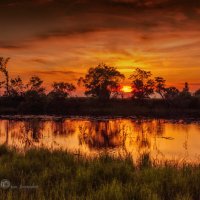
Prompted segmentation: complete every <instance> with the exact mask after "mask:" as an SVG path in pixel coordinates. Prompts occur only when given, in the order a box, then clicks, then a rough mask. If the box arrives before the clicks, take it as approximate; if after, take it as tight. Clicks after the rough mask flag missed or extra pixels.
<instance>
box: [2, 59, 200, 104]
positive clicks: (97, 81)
mask: <svg viewBox="0 0 200 200" xmlns="http://www.w3.org/2000/svg"><path fill="white" fill-rule="evenodd" d="M9 59H10V58H3V57H0V72H1V73H2V74H3V75H4V77H5V78H4V80H2V81H0V88H3V90H4V92H3V94H2V96H9V97H17V96H18V97H23V96H27V95H47V96H48V97H49V98H67V97H69V96H70V94H71V93H72V92H74V91H75V90H76V86H75V85H74V84H72V83H67V82H54V83H53V84H52V89H51V91H50V92H48V93H47V94H46V93H45V88H44V86H43V80H41V78H40V77H38V76H33V77H31V78H30V79H29V81H28V83H26V84H25V83H23V81H22V79H21V78H20V77H19V76H18V77H16V78H11V79H10V77H9V71H8V62H9ZM124 79H125V76H124V74H122V73H120V72H119V71H118V70H117V69H116V68H115V67H111V66H107V65H105V64H103V63H102V64H99V65H98V66H96V67H92V68H90V69H89V70H88V72H87V73H86V75H85V76H84V77H81V78H79V80H78V82H77V85H78V86H83V87H84V88H85V95H86V96H90V97H95V98H98V99H103V100H107V99H109V98H111V97H112V98H114V97H120V96H122V93H123V92H122V91H121V89H120V87H121V84H122V81H123V80H124ZM129 79H130V81H131V87H132V98H134V99H148V98H150V97H151V96H152V95H153V94H155V93H157V94H159V95H160V97H161V98H162V99H166V100H167V99H174V98H177V97H182V98H189V97H191V96H192V95H193V96H197V97H198V96H200V89H199V90H197V91H196V92H195V93H194V94H191V92H190V91H189V85H188V83H187V82H186V83H185V85H184V87H183V89H182V91H179V90H178V89H177V88H176V87H167V86H166V80H165V79H164V78H163V77H152V73H151V72H150V71H145V70H142V69H140V68H136V69H135V71H134V72H133V73H132V74H131V76H130V77H129Z"/></svg>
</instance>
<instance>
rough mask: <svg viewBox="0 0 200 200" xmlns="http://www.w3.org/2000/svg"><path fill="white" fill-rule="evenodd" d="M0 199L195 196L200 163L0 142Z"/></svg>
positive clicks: (137, 199)
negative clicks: (21, 147) (20, 146)
mask: <svg viewBox="0 0 200 200" xmlns="http://www.w3.org/2000/svg"><path fill="white" fill-rule="evenodd" d="M0 183H1V185H0V199H1V200H4V199H5V200H7V199H10V200H18V199H19V200H27V199H30V200H32V199H34V200H35V199H37V200H40V199H41V200H43V199H45V200H46V199H48V200H57V199H59V200H64V199H95V200H98V199H99V200H104V199H105V200H115V199H123V200H124V199H130V200H169V199H170V200H173V199H174V200H180V199H182V200H183V199H184V200H186V199H187V200H198V199H200V165H190V164H183V165H181V166H178V165H177V164H176V163H170V164H169V163H165V164H163V165H159V166H154V165H153V164H152V163H151V162H150V160H149V159H148V157H146V156H143V157H141V160H140V162H139V163H138V165H137V166H136V165H134V164H133V162H132V160H131V158H130V157H127V158H114V157H110V156H108V155H101V156H100V157H98V158H93V159H87V158H86V157H82V156H80V155H74V154H72V153H69V152H64V151H59V150H57V151H49V150H46V149H31V150H28V151H27V152H26V153H19V152H17V151H16V150H10V149H8V148H7V147H5V146H1V147H0Z"/></svg>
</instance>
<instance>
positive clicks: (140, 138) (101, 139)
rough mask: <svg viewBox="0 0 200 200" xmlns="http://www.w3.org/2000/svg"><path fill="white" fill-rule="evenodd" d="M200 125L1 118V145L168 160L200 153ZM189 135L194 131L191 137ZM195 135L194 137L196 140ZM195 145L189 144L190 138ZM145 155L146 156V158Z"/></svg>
mask: <svg viewBox="0 0 200 200" xmlns="http://www.w3.org/2000/svg"><path fill="white" fill-rule="evenodd" d="M198 133H199V124H198V123H197V124H195V123H192V122H191V123H184V122H179V121H178V122H173V121H168V120H152V119H151V120H139V119H138V120H136V119H133V120H132V119H100V120H99V119H94V118H93V119H91V118H80V119H79V118H68V119H63V118H60V119H42V120H41V119H37V118H34V119H25V120H0V144H6V145H8V146H16V147H17V148H19V149H24V150H26V149H28V148H31V147H45V148H61V149H64V150H65V149H70V150H72V151H73V150H80V151H84V153H86V154H88V155H93V153H100V152H102V151H104V150H105V151H109V152H114V153H120V154H122V155H129V154H131V155H133V156H134V157H139V156H140V155H141V156H142V155H149V157H154V159H165V158H167V157H170V156H177V155H181V156H182V157H184V158H186V157H189V156H190V151H191V152H192V153H193V155H195V154H198V153H199V149H200V148H199V146H198V144H199V143H196V141H198V140H199V139H200V135H199V134H198ZM190 134H193V136H192V137H190ZM193 138H194V139H193ZM189 139H190V143H191V142H192V143H193V145H191V144H190V145H189V143H188V141H189ZM145 158H146V157H145Z"/></svg>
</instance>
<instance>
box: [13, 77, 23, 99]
mask: <svg viewBox="0 0 200 200" xmlns="http://www.w3.org/2000/svg"><path fill="white" fill-rule="evenodd" d="M24 91H25V86H24V84H23V81H22V79H21V78H20V77H19V76H18V77H17V78H14V79H11V80H10V95H11V96H23V94H24Z"/></svg>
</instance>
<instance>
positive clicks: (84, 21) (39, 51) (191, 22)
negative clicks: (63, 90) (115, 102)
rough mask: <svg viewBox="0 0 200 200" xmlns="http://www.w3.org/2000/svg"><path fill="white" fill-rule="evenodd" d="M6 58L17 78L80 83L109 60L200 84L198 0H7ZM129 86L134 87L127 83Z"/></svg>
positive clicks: (3, 15) (2, 10) (2, 50)
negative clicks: (8, 59) (92, 68)
mask: <svg viewBox="0 0 200 200" xmlns="http://www.w3.org/2000/svg"><path fill="white" fill-rule="evenodd" d="M0 56H4V57H11V61H10V63H9V71H10V73H11V77H15V76H17V75H20V76H21V77H22V78H23V79H24V80H27V79H28V78H29V77H30V76H31V75H39V76H40V77H41V78H42V79H43V80H44V81H45V84H46V85H47V86H49V85H50V83H52V82H53V81H68V82H72V83H76V81H77V79H78V78H79V77H80V76H83V75H84V73H85V72H86V71H87V69H88V68H89V67H93V66H96V65H97V64H98V63H101V62H104V63H106V64H108V65H111V66H115V67H117V68H118V69H119V70H120V72H122V73H124V74H125V75H126V76H127V77H129V75H130V73H131V72H133V70H134V68H136V67H141V68H142V69H145V70H150V71H152V73H153V75H154V76H163V77H164V78H165V79H167V83H168V85H170V86H171V85H175V86H177V87H178V88H182V87H183V84H184V82H186V81H187V82H189V83H190V88H191V90H196V89H198V88H200V78H199V77H200V1H199V0H1V1H0ZM124 84H126V85H127V84H129V80H125V83H124Z"/></svg>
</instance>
